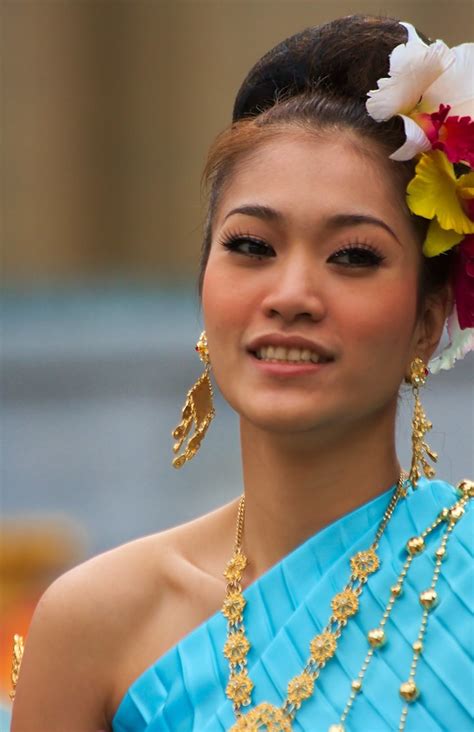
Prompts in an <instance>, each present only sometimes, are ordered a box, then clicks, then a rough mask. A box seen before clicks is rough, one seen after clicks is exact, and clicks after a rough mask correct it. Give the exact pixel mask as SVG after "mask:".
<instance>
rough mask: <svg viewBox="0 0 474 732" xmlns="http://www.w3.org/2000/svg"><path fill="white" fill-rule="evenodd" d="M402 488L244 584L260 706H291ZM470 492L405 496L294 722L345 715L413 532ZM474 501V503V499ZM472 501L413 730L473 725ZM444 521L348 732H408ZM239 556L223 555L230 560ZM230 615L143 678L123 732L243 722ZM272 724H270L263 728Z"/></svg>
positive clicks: (434, 731) (457, 531)
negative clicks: (405, 690) (340, 599)
mask: <svg viewBox="0 0 474 732" xmlns="http://www.w3.org/2000/svg"><path fill="white" fill-rule="evenodd" d="M392 490H393V489H391V490H390V491H388V492H386V493H384V494H382V495H380V496H378V497H377V498H376V499H374V500H372V501H370V502H369V503H367V504H365V505H363V506H361V507H360V508H358V509H356V510H355V511H353V512H351V513H350V514H348V515H346V516H344V517H342V518H340V519H338V520H337V521H336V522H334V523H333V524H331V525H329V526H327V527H326V528H324V529H323V530H322V531H319V532H318V533H317V534H315V535H314V536H312V537H311V538H310V539H308V540H307V541H305V542H304V543H303V544H302V545H301V546H299V547H297V548H296V549H295V550H293V551H292V552H291V553H290V554H288V555H287V556H286V557H284V558H283V559H282V560H281V561H280V562H279V563H278V564H276V565H275V566H274V567H272V568H271V569H270V570H269V571H268V572H266V573H265V574H264V575H262V576H261V577H260V578H259V579H258V580H257V581H255V582H254V583H253V584H251V585H250V586H249V587H248V588H247V589H246V590H245V592H244V596H245V598H246V600H247V605H246V608H245V612H244V622H245V626H246V630H247V636H248V638H249V640H250V643H251V649H250V652H249V655H248V668H249V674H250V677H251V679H252V680H253V681H254V683H255V687H254V690H253V693H252V704H251V706H250V707H247V708H244V709H249V708H252V707H253V706H256V705H257V704H258V703H260V702H263V701H268V702H270V703H272V704H275V705H281V703H282V701H283V699H284V698H285V695H286V688H287V684H288V681H289V680H290V679H291V678H292V677H293V676H295V675H297V674H298V673H300V672H301V671H302V669H303V667H304V665H305V663H306V661H307V658H308V656H309V642H310V640H311V639H312V638H313V636H314V635H316V634H317V633H319V632H320V631H321V630H322V629H323V628H324V626H325V625H326V623H327V621H328V618H329V616H330V602H331V599H332V598H333V597H334V595H335V594H337V593H338V592H340V591H341V589H342V588H343V586H344V585H345V584H346V582H347V580H348V578H349V574H350V566H349V560H350V558H351V556H352V555H353V554H354V553H355V552H357V551H359V550H362V549H366V548H368V547H369V546H370V544H371V543H372V541H373V539H374V536H375V532H376V529H377V527H378V524H379V522H380V520H381V518H382V516H383V514H384V511H385V509H386V507H387V505H388V501H389V499H390V494H391V491H392ZM457 498H458V496H457V493H456V491H455V489H454V488H453V486H451V485H449V484H448V483H445V482H443V481H440V480H431V481H429V480H425V479H422V480H420V483H419V487H418V489H417V490H416V491H410V492H409V493H408V496H407V497H406V498H405V499H404V500H401V501H400V502H399V505H398V506H397V508H396V509H395V512H394V514H393V517H392V519H391V521H390V522H389V524H388V527H387V529H386V531H385V534H384V535H383V536H382V539H381V541H380V545H379V556H380V560H381V567H380V569H379V570H378V571H377V572H376V573H375V574H373V575H371V576H370V577H369V580H368V582H367V584H366V585H365V587H364V589H363V591H362V595H361V598H360V609H359V611H358V613H357V614H356V615H355V616H353V617H352V618H350V619H349V621H348V624H347V626H346V628H345V629H344V630H343V633H342V636H341V638H340V641H339V644H338V648H337V651H336V655H335V656H334V657H333V658H332V659H331V660H330V661H328V663H327V665H326V666H325V668H324V669H323V670H322V672H321V676H320V678H319V679H318V680H317V681H316V684H315V691H314V693H313V696H312V697H311V698H310V699H308V700H307V701H305V702H303V705H302V707H301V708H300V709H299V711H298V712H297V715H296V719H295V720H294V722H293V729H294V730H295V732H319V730H321V731H322V732H327V730H328V728H329V726H330V725H331V724H334V723H337V722H338V721H339V718H340V715H341V712H342V710H343V708H344V705H345V702H346V700H347V698H348V696H349V693H350V684H351V680H352V679H355V678H356V677H357V674H358V672H359V669H360V667H361V664H362V662H363V659H364V658H365V655H366V653H367V650H368V643H367V632H368V631H369V630H370V629H371V628H375V627H377V626H378V624H379V622H380V618H381V616H382V613H383V610H384V608H385V605H386V603H387V601H388V599H389V593H390V587H391V586H392V585H393V584H394V583H395V581H396V579H397V577H398V575H399V573H400V570H401V567H402V564H403V562H404V560H405V558H406V549H405V544H406V541H407V539H409V538H410V537H412V536H415V535H418V534H420V533H421V532H422V531H423V530H424V529H426V528H427V527H428V526H429V525H430V524H431V523H432V521H433V520H434V519H435V518H436V516H437V514H438V513H439V511H440V510H441V509H442V508H443V507H445V506H450V505H452V503H454V502H455V501H456V500H457ZM472 503H474V501H473V500H471V501H470V504H472ZM470 504H468V508H467V509H466V513H465V515H464V516H463V518H462V519H461V520H460V521H459V523H458V524H456V526H455V528H454V530H453V533H452V535H451V538H450V540H449V543H448V552H447V558H446V559H445V561H443V563H442V565H441V575H440V579H439V581H438V584H437V588H436V589H437V592H438V596H439V604H438V605H437V607H436V608H435V609H434V610H432V611H431V612H430V614H429V619H428V628H427V632H426V635H425V639H424V644H423V652H422V654H421V658H420V660H419V662H418V668H417V672H416V683H417V685H418V687H419V689H420V696H419V698H418V700H417V701H416V702H414V703H413V704H411V705H410V709H409V714H408V718H407V723H406V727H405V729H406V731H407V732H441V730H443V732H446V731H449V732H472V731H473V729H474V723H473V706H474V672H473V664H472V660H473V650H474V648H473V646H474V624H473V618H472V608H473V605H474V602H473V600H474V577H473V571H472V566H473V563H472V558H473V557H472V555H473V540H474V526H473V506H472V505H470ZM441 528H442V527H439V528H438V529H436V530H435V531H434V532H432V533H431V534H430V536H429V537H428V538H427V540H426V544H427V548H426V550H425V551H424V552H423V553H422V554H420V555H419V556H416V557H415V558H414V559H413V562H412V566H411V568H410V570H409V573H408V577H407V579H406V581H405V584H404V591H403V594H402V596H401V597H400V598H399V599H397V601H396V602H395V606H394V608H393V611H392V613H391V616H390V619H389V621H388V623H387V625H386V628H385V630H386V636H387V643H386V644H385V645H384V646H383V648H381V649H377V650H376V651H375V654H374V657H373V659H372V661H371V663H370V666H369V668H368V671H367V673H366V676H365V679H364V682H363V690H362V692H361V693H360V694H359V695H358V696H357V698H356V701H355V704H354V706H353V708H352V710H351V712H350V713H349V716H348V718H347V720H346V723H345V729H346V730H347V732H386V731H387V730H398V728H399V720H400V713H401V710H402V706H403V703H404V702H403V701H402V699H401V698H400V696H399V686H400V684H401V683H402V682H403V681H406V680H407V679H408V676H409V669H410V663H411V660H412V657H413V650H412V643H413V642H414V641H415V640H416V638H417V634H418V631H419V627H420V621H421V614H422V608H421V606H420V604H419V593H420V592H421V591H423V590H425V589H427V588H428V587H429V586H430V584H431V580H432V576H433V569H434V550H435V549H436V548H437V547H438V546H439V543H440V538H441ZM227 559H228V558H227V557H225V558H224V557H223V569H224V566H225V562H226V561H227ZM226 630H227V628H226V620H225V618H224V617H223V616H222V614H221V613H220V612H218V613H216V614H215V615H213V616H212V617H211V618H209V620H207V621H206V622H205V623H203V624H202V625H200V626H199V627H197V628H196V629H195V630H194V631H192V632H191V633H190V634H189V635H187V636H186V637H184V638H183V639H182V640H181V641H180V642H179V643H178V644H177V645H176V646H174V647H173V648H171V649H170V650H169V651H168V652H167V653H165V655H164V656H162V657H161V658H159V659H158V660H157V661H156V662H155V663H154V664H153V665H152V666H151V667H150V668H148V669H147V670H145V671H144V673H143V674H142V675H141V676H140V677H139V678H138V679H136V680H135V681H134V682H133V683H132V685H131V686H130V687H129V689H128V691H127V692H126V694H125V696H124V697H123V699H122V701H121V703H120V705H119V708H118V710H117V712H116V714H115V717H114V719H113V731H114V732H145V730H146V732H228V730H229V729H230V728H231V727H232V725H233V724H234V723H235V717H234V713H233V709H232V703H231V702H230V701H229V700H228V699H227V697H226V695H225V687H226V684H227V680H228V665H227V661H226V659H225V658H224V656H223V653H222V648H223V645H224V642H225V639H226ZM259 732H260V731H259Z"/></svg>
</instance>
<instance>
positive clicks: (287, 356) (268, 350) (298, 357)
mask: <svg viewBox="0 0 474 732" xmlns="http://www.w3.org/2000/svg"><path fill="white" fill-rule="evenodd" d="M257 358H258V359H260V360H261V361H286V362H288V361H291V362H292V363H295V362H303V363H308V362H312V363H322V362H324V361H325V360H326V359H324V358H322V357H321V356H319V354H317V353H314V352H313V351H310V350H309V348H284V347H283V346H276V347H275V346H263V347H262V348H259V349H258V351H257Z"/></svg>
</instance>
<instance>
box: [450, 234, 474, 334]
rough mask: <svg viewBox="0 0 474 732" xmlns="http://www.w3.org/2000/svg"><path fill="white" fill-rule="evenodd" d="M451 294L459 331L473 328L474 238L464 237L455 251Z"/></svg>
mask: <svg viewBox="0 0 474 732" xmlns="http://www.w3.org/2000/svg"><path fill="white" fill-rule="evenodd" d="M454 265H455V266H454V277H453V292H454V301H455V303H456V311H457V314H458V321H459V327H460V328H461V330H465V329H466V328H474V236H473V235H471V236H466V238H465V239H464V240H463V241H462V242H461V244H460V245H459V247H458V248H457V250H456V255H455V260H454Z"/></svg>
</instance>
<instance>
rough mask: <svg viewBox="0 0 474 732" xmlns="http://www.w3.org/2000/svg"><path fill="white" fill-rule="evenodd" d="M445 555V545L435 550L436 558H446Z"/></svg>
mask: <svg viewBox="0 0 474 732" xmlns="http://www.w3.org/2000/svg"><path fill="white" fill-rule="evenodd" d="M446 556H447V552H446V547H444V546H439V547H438V548H437V549H436V551H435V557H436V559H446Z"/></svg>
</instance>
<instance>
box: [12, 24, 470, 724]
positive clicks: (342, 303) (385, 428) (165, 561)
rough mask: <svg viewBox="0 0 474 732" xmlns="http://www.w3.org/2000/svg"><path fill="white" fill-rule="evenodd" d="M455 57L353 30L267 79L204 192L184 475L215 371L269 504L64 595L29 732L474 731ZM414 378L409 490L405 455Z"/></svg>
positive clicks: (85, 570)
mask: <svg viewBox="0 0 474 732" xmlns="http://www.w3.org/2000/svg"><path fill="white" fill-rule="evenodd" d="M437 43H438V45H436V44H435V45H430V44H429V42H428V41H426V42H425V41H423V40H421V39H420V38H419V37H418V35H417V34H416V32H415V30H414V29H413V28H412V26H410V25H409V24H401V23H399V22H398V21H392V20H389V19H377V18H368V17H351V18H343V19H340V20H337V21H334V22H332V23H329V24H327V25H325V26H322V27H320V28H312V29H308V30H307V31H304V32H303V33H302V34H299V35H297V36H295V37H293V38H291V39H288V40H287V41H285V42H283V43H282V44H280V45H279V46H277V47H276V48H275V49H273V51H271V52H270V53H269V54H267V55H266V56H264V57H263V59H262V60H261V61H260V62H259V63H258V64H257V65H256V67H255V68H254V69H253V70H252V71H251V72H250V74H249V76H248V77H247V79H246V80H245V81H244V84H243V86H242V88H241V90H240V91H239V94H238V96H237V99H236V103H235V108H234V125H233V127H232V128H231V129H229V130H227V131H225V132H224V133H223V134H222V136H220V137H219V138H218V140H217V141H216V143H215V145H214V146H213V148H212V150H211V152H210V156H209V161H208V165H207V170H206V175H207V180H208V183H209V185H210V206H209V216H208V223H207V230H206V233H205V241H204V248H203V257H202V273H201V280H200V281H201V291H202V305H203V314H204V321H205V326H206V334H205V335H203V336H202V338H201V339H200V341H199V344H198V351H199V353H200V356H201V358H202V360H203V361H204V362H205V364H206V369H205V372H204V374H203V376H202V377H201V378H200V380H199V381H198V382H197V384H196V385H195V386H194V387H193V389H191V391H190V392H189V393H188V398H187V401H186V405H185V408H184V410H183V419H182V422H181V424H180V425H179V426H178V428H177V429H176V430H175V433H174V434H175V437H176V438H177V444H176V449H177V450H180V449H181V450H182V452H181V455H179V456H178V457H177V459H176V462H175V464H176V465H177V466H179V465H181V464H183V463H184V462H186V460H188V459H190V458H191V457H192V455H193V454H194V453H195V451H196V450H197V449H198V447H199V445H200V442H201V440H202V438H203V436H204V434H205V432H206V430H207V428H208V426H209V423H210V421H211V419H212V415H213V408H212V402H211V397H212V393H211V392H212V390H211V389H210V386H209V382H208V373H209V369H210V367H211V365H212V372H213V374H214V377H215V381H216V382H217V384H218V385H219V388H220V389H221V391H222V393H223V395H224V397H225V398H226V400H227V401H228V402H229V404H230V405H231V406H232V407H233V408H234V409H235V410H236V411H237V413H238V414H239V416H240V424H241V448H242V462H243V478H244V489H245V502H244V501H243V500H242V499H240V498H237V499H236V500H235V501H232V502H231V503H230V504H228V505H225V506H223V507H222V508H220V509H218V510H217V511H214V512H213V513H210V514H208V515H206V516H203V517H201V518H199V519H197V520H195V521H192V522H191V523H188V524H186V525H183V526H178V527H176V528H173V529H171V530H169V531H165V532H163V533H161V534H158V535H155V536H150V537H146V538H144V539H141V540H138V541H135V542H132V543H130V544H127V545H125V546H122V547H119V548H118V549H115V550H113V551H111V552H108V553H106V554H104V555H102V556H99V557H97V558H95V559H93V560H91V561H89V562H86V563H85V564H83V565H81V566H79V567H77V568H75V569H74V570H72V571H71V572H69V573H67V574H66V575H64V576H63V577H61V578H60V579H59V580H58V581H56V582H55V583H54V584H53V585H52V587H51V588H50V589H49V590H48V591H47V592H46V594H45V595H44V597H43V598H42V600H41V602H40V604H39V606H38V609H37V611H36V614H35V618H34V621H33V624H32V627H31V630H30V634H29V639H28V644H27V647H26V651H25V656H24V659H23V662H22V668H21V674H20V680H19V683H18V689H17V697H16V701H15V705H14V715H13V727H12V729H13V732H29V731H31V732H33V730H35V731H36V730H46V729H47V730H48V732H56V731H57V732H59V731H61V732H64V731H65V730H68V732H75V731H76V730H77V731H79V730H80V731H82V730H98V729H107V730H114V732H132V731H133V732H142V731H144V730H148V731H149V732H151V730H160V731H161V730H166V731H167V732H168V731H172V732H181V731H182V732H191V731H193V732H217V731H218V730H219V731H220V732H222V731H223V730H226V731H227V730H259V731H260V730H272V731H273V732H276V731H280V732H283V731H284V730H290V729H293V730H305V732H310V731H311V732H314V731H315V730H327V729H331V730H333V731H336V730H337V731H340V730H343V729H350V730H364V731H367V730H377V731H378V730H381V731H382V730H393V729H405V728H406V729H411V730H417V731H418V732H421V730H423V732H426V731H428V730H448V729H449V730H458V731H461V730H467V729H468V728H469V722H470V718H471V717H470V713H471V712H472V698H471V696H470V691H471V689H470V682H469V679H470V678H472V677H471V676H470V673H471V669H470V665H469V653H470V651H471V652H472V642H471V644H470V638H471V636H472V625H470V615H469V611H468V607H469V600H470V599H471V600H472V598H469V589H470V587H469V583H468V581H467V577H468V571H469V564H468V557H469V556H470V555H471V554H472V546H470V542H469V539H470V537H471V536H472V509H471V508H470V506H469V499H470V497H471V496H472V493H473V484H472V483H470V482H469V481H465V482H464V483H462V484H461V485H460V487H459V489H458V491H456V490H455V489H454V487H452V486H450V485H448V484H447V483H444V482H442V481H439V480H430V479H427V478H425V477H420V473H421V472H422V471H424V472H425V474H427V475H428V476H430V475H432V473H431V466H430V464H429V462H428V461H429V459H430V456H431V458H432V459H434V457H435V456H434V455H433V454H432V453H431V451H430V449H429V447H428V446H427V445H426V443H425V433H426V432H427V431H428V429H429V427H430V425H429V422H428V421H427V419H426V417H425V415H424V412H423V409H422V406H421V403H420V400H419V396H418V392H419V389H420V387H421V386H422V385H423V383H424V381H425V379H426V376H427V371H426V370H425V364H427V363H428V361H429V360H430V358H431V356H432V355H433V353H434V351H435V349H436V347H437V345H438V342H439V339H440V336H441V333H442V330H443V326H444V323H445V320H446V318H447V317H448V316H449V315H450V313H451V312H453V315H452V316H451V317H453V316H455V317H456V323H455V326H453V328H454V327H455V328H457V330H453V329H452V330H451V333H452V343H451V346H450V348H449V349H448V351H447V353H445V354H443V355H442V356H441V357H440V360H438V362H437V363H438V366H439V365H440V364H441V366H445V365H446V364H448V363H449V364H452V363H453V362H454V360H455V359H456V358H459V357H460V356H461V355H462V354H463V353H464V352H466V351H467V350H468V349H469V347H470V345H471V343H472V330H471V328H472V326H473V325H474V322H471V318H472V299H471V300H469V298H470V297H472V290H471V289H469V288H470V286H471V285H472V281H471V282H469V277H467V278H466V276H465V271H466V268H465V267H464V264H465V262H468V263H469V261H471V260H470V259H469V258H470V257H472V254H473V253H472V245H471V240H470V238H469V236H466V234H470V233H471V232H472V231H473V228H472V221H471V220H470V219H469V216H468V215H467V214H466V212H465V211H466V210H468V204H469V200H470V196H471V195H472V192H470V191H469V190H468V189H469V186H470V185H471V186H472V183H471V179H470V178H469V176H467V177H466V178H463V177H462V176H463V175H466V173H467V171H468V169H469V165H472V148H470V147H469V141H468V133H470V130H472V123H471V122H470V120H469V119H467V118H466V116H465V112H463V111H461V112H458V111H456V109H455V107H454V106H451V109H452V112H453V114H451V115H450V114H449V109H448V110H447V111H446V108H441V107H439V104H441V102H439V103H438V102H437V103H436V106H435V107H434V108H433V109H428V110H426V111H425V108H423V107H422V106H417V104H418V102H419V99H420V97H421V101H422V102H423V99H424V96H425V97H426V99H425V101H426V103H427V104H428V102H430V103H431V104H432V105H433V104H434V102H433V99H434V100H435V102H436V94H438V95H439V94H441V93H443V92H444V89H445V86H446V85H445V86H442V82H443V80H444V81H446V79H447V81H448V89H449V90H451V92H454V91H459V89H458V87H459V84H461V82H462V80H463V79H464V76H465V72H464V71H463V65H462V62H463V61H464V60H465V54H467V53H468V52H469V53H471V50H472V49H467V48H464V47H460V48H461V51H459V50H454V51H452V50H450V49H447V48H446V47H445V46H444V44H441V43H440V42H437ZM394 49H396V51H395V52H394ZM414 66H415V67H416V68H417V69H418V70H420V73H419V75H417V74H416V73H414V72H413V68H414ZM407 68H409V69H410V74H409V75H408V74H407V72H406V71H405V72H404V69H405V70H406V69H407ZM463 73H464V76H463ZM388 74H390V75H389V76H388ZM453 74H454V76H453ZM456 74H457V75H456ZM443 75H444V76H443ZM387 76H388V80H387V79H384V77H387ZM459 78H461V81H459ZM407 79H408V82H407ZM404 84H405V86H404ZM407 84H408V90H407V89H406V88H405V87H406V85H407ZM413 84H415V87H416V88H413ZM436 84H438V86H436ZM456 84H458V86H456ZM432 87H434V92H433V89H432ZM400 90H401V91H400ZM369 92H370V94H369V96H368V93H369ZM423 95H424V96H423ZM407 98H408V102H410V100H411V106H410V103H408V102H407ZM368 99H369V101H368ZM456 99H457V100H458V102H459V103H460V104H461V102H462V103H464V102H465V96H463V95H462V94H461V93H460V94H458V97H456ZM459 100H460V101H459ZM441 101H442V102H443V103H444V104H449V103H450V102H451V100H450V98H446V99H444V101H443V99H442V100H441ZM397 105H398V106H397ZM401 112H403V113H405V117H404V118H403V121H402V119H401V118H399V117H398V116H397V115H398V114H399V113H401ZM418 112H420V114H417V113H418ZM421 112H423V113H424V116H423V115H421ZM410 113H411V116H409V115H410ZM463 114H464V116H463V117H462V119H461V117H460V115H461V116H462V115H463ZM443 115H444V116H443ZM456 115H457V116H456ZM453 130H454V132H453ZM393 156H394V157H395V160H394V159H393ZM456 156H457V157H456ZM453 158H455V159H453ZM454 162H456V164H458V163H459V165H458V167H457V168H456V170H455V169H454V168H453V167H452V164H453V163H454ZM415 166H417V167H416V168H415ZM443 166H444V167H443ZM450 166H451V167H450ZM441 168H442V169H443V171H444V173H443V175H444V178H442V176H441V178H442V180H443V181H445V183H444V186H445V188H446V186H448V183H449V181H451V183H449V185H451V189H450V191H451V193H450V194H449V195H450V196H451V197H450V198H449V202H448V204H449V205H448V204H446V200H447V198H446V196H444V198H443V195H441V193H440V192H439V191H440V185H441V184H439V185H438V182H437V181H439V179H441V178H440V176H439V175H438V171H439V170H440V169H441ZM446 171H447V172H446ZM437 175H438V178H437V177H436V176H437ZM448 179H449V181H448V183H446V180H448ZM407 186H408V199H407V198H406V194H407ZM445 188H443V191H444V190H445ZM433 192H434V193H433ZM407 201H408V206H407ZM427 202H428V204H429V206H428V208H430V210H429V211H427V210H426V208H427ZM443 206H444V208H443ZM408 207H410V210H409V208H408ZM447 208H449V214H450V218H449V216H448V218H449V222H448V223H446V210H447ZM431 209H433V210H432V211H431ZM422 250H423V251H422ZM433 250H436V252H435V251H433ZM441 250H443V251H447V252H448V253H447V254H446V255H445V256H443V257H441V256H426V254H430V255H432V254H434V253H436V254H437V253H438V251H441ZM453 283H454V284H453ZM466 302H467V306H466ZM453 308H454V310H453ZM433 370H436V369H435V368H433ZM404 380H405V381H408V382H410V383H411V384H412V388H413V393H414V397H415V417H414V434H413V461H412V465H411V468H410V475H409V479H408V480H407V479H406V476H404V475H403V473H401V469H400V466H399V463H398V459H397V455H396V452H395V437H394V435H395V418H396V409H397V396H398V391H399V388H400V385H401V383H402V382H403V381H404ZM191 423H194V427H195V432H194V434H193V435H192V436H191V438H188V430H189V428H190V426H191ZM415 489H416V490H415ZM234 536H235V543H234ZM447 546H449V557H448V559H447V560H446V561H444V560H445V559H446V557H447V556H448V554H447V551H446V548H447ZM229 560H230V561H229ZM226 562H228V564H227V567H226ZM224 569H225V577H224V576H223V571H224ZM242 590H244V594H243V595H242ZM437 605H438V606H437ZM385 641H387V643H385ZM470 645H471V648H470Z"/></svg>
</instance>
